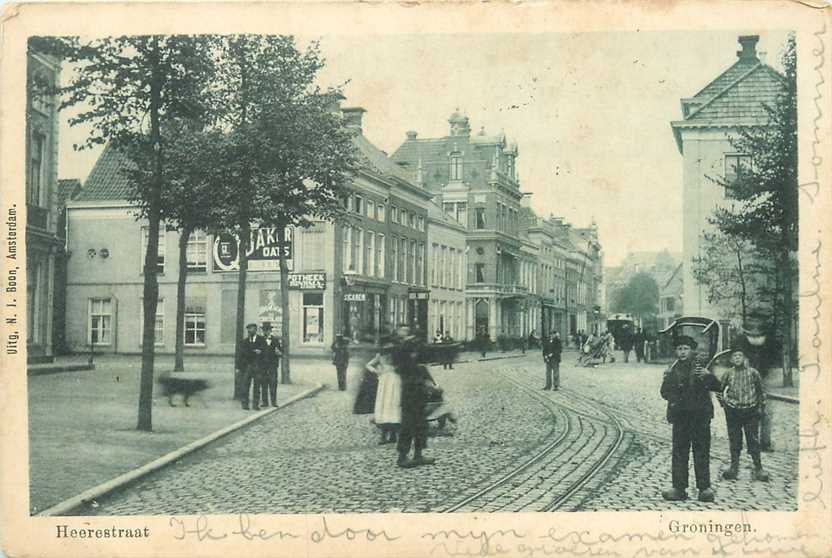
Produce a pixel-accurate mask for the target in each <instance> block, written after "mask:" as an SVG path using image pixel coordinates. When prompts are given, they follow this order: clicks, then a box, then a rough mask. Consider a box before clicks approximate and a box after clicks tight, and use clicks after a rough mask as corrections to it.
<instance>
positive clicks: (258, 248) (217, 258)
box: [213, 227, 293, 272]
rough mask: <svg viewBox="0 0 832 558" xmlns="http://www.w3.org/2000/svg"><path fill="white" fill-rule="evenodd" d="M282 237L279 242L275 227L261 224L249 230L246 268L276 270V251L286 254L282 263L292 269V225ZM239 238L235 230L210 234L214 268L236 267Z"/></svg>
mask: <svg viewBox="0 0 832 558" xmlns="http://www.w3.org/2000/svg"><path fill="white" fill-rule="evenodd" d="M285 238H286V241H285V242H284V243H283V245H282V246H281V245H280V244H279V243H278V241H277V228H276V227H261V228H256V229H252V230H251V237H250V239H249V244H248V270H249V271H280V254H281V252H282V253H283V257H284V258H286V265H287V266H288V268H289V269H292V263H293V261H292V229H291V228H287V229H286V234H285ZM239 253H240V239H239V238H238V237H237V235H236V234H219V235H217V236H216V237H214V250H213V256H214V257H213V260H214V271H215V272H225V271H238V270H239V269H240V256H239Z"/></svg>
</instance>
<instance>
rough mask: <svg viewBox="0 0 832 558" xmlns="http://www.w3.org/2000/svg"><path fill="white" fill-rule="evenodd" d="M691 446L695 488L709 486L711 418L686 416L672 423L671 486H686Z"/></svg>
mask: <svg viewBox="0 0 832 558" xmlns="http://www.w3.org/2000/svg"><path fill="white" fill-rule="evenodd" d="M691 446H693V469H694V471H695V472H696V488H698V489H699V490H705V489H706V488H710V487H711V420H710V419H708V418H698V417H697V418H688V419H682V420H677V421H676V422H674V423H673V460H672V469H673V488H678V489H681V490H686V489H687V487H688V460H689V458H690V450H691Z"/></svg>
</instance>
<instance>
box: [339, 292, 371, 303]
mask: <svg viewBox="0 0 832 558" xmlns="http://www.w3.org/2000/svg"><path fill="white" fill-rule="evenodd" d="M344 300H346V301H347V302H365V301H366V300H367V293H346V294H344Z"/></svg>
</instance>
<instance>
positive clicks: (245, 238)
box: [234, 219, 251, 400]
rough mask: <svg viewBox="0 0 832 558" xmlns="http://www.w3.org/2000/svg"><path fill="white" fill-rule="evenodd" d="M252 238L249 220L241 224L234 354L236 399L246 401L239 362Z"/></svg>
mask: <svg viewBox="0 0 832 558" xmlns="http://www.w3.org/2000/svg"><path fill="white" fill-rule="evenodd" d="M250 236H251V224H250V223H249V222H248V220H247V219H244V220H243V221H241V222H240V244H239V248H238V251H237V255H238V260H239V262H240V272H239V273H238V274H237V324H236V328H235V330H236V333H237V335H236V338H235V340H236V343H235V347H236V349H235V354H234V369H235V370H234V399H241V400H242V399H244V396H243V386H242V383H241V381H240V380H241V377H240V370H239V369H238V364H237V363H238V362H239V359H240V354H239V353H240V340H241V339H242V338H243V330H244V329H245V319H246V280H247V279H248V277H247V276H248V245H249V237H250Z"/></svg>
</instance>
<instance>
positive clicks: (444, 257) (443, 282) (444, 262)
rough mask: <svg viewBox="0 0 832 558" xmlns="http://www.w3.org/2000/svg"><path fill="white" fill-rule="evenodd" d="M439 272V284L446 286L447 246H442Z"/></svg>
mask: <svg viewBox="0 0 832 558" xmlns="http://www.w3.org/2000/svg"><path fill="white" fill-rule="evenodd" d="M439 269H440V273H441V275H440V276H439V286H440V287H447V286H448V247H447V246H442V259H441V260H440V265H439Z"/></svg>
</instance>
